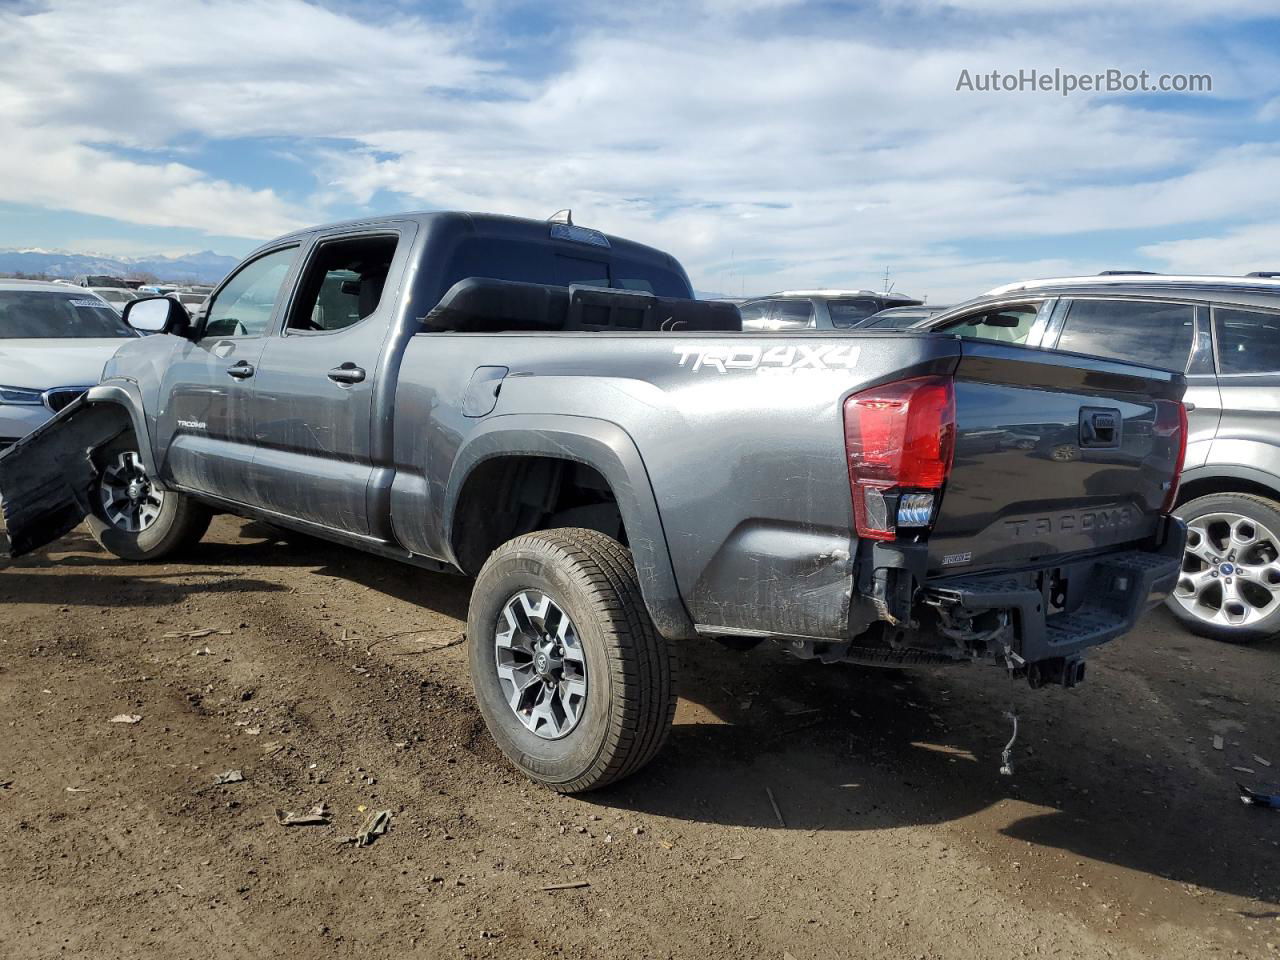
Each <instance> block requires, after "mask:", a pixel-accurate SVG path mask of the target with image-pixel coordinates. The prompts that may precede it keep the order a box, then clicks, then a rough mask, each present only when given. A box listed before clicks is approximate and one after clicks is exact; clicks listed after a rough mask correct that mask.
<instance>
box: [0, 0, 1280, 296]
mask: <svg viewBox="0 0 1280 960" xmlns="http://www.w3.org/2000/svg"><path fill="white" fill-rule="evenodd" d="M470 6H471V8H472V10H473V15H474V17H475V19H474V20H473V21H471V22H470V23H467V22H453V23H451V24H450V25H448V26H442V25H441V24H439V23H435V22H432V21H430V20H426V19H423V18H419V17H412V16H408V15H405V14H401V13H398V12H393V13H387V14H377V15H373V16H371V15H369V9H370V8H369V7H368V6H357V7H355V8H339V7H322V6H317V5H314V4H308V3H304V2H302V0H272V2H268V0H228V2H222V3H217V4H214V3H208V2H204V0H171V2H170V3H169V4H167V5H166V7H165V11H164V15H163V16H156V15H155V8H154V5H152V4H148V3H144V2H141V0H125V2H123V3H120V4H117V5H114V6H113V11H112V17H111V20H112V24H113V27H112V31H111V35H112V39H111V42H110V43H87V42H86V37H85V30H84V25H85V23H92V22H95V21H97V20H100V19H101V13H100V9H101V8H100V6H99V5H98V4H96V3H89V2H88V0H57V2H55V3H53V4H52V5H51V6H50V7H49V9H48V10H46V11H45V12H42V13H39V14H36V15H31V16H18V15H16V14H0V29H3V30H4V31H5V33H6V35H7V37H8V38H9V39H10V43H9V44H8V45H7V48H6V52H5V57H4V58H3V59H0V133H4V134H6V139H7V141H8V143H9V144H12V145H14V146H15V148H12V149H10V150H8V151H7V153H6V155H4V156H0V199H10V200H20V201H21V202H27V203H37V204H41V205H45V206H50V207H57V208H60V209H70V210H78V211H82V212H88V213H98V214H103V215H106V216H111V217H118V218H120V219H124V220H129V221H132V222H139V223H148V224H155V225H159V226H165V225H183V226H199V227H202V228H203V229H206V230H207V231H209V232H210V233H214V234H223V235H235V236H255V237H257V236H264V235H269V234H272V233H276V232H279V231H281V230H283V229H287V228H288V227H291V226H293V225H295V224H297V223H299V222H307V221H311V222H314V221H319V220H322V219H327V218H328V217H329V214H330V210H331V209H332V208H334V207H341V206H346V205H366V204H370V203H372V202H375V198H379V197H380V196H381V195H382V194H383V193H384V192H386V191H390V192H392V193H394V194H397V195H400V196H403V197H404V198H405V199H404V204H405V205H406V206H427V207H436V208H462V209H485V210H496V211H501V212H507V213H517V214H526V215H530V216H547V215H548V214H550V213H551V212H552V211H553V210H556V209H558V208H560V207H564V206H571V207H573V208H574V210H575V215H576V218H577V219H578V220H579V221H580V222H584V223H590V224H592V225H596V226H600V227H602V228H604V229H608V230H610V231H612V232H616V233H621V234H624V235H628V236H634V237H635V238H637V239H640V240H644V241H647V242H650V243H654V244H655V245H658V246H662V247H664V248H667V249H671V250H672V251H673V252H674V253H676V254H677V255H678V256H680V257H681V258H682V259H683V260H685V262H686V264H687V265H688V267H689V268H690V272H691V274H692V275H693V276H694V279H695V281H696V282H697V284H698V285H699V286H700V287H703V288H714V287H716V286H717V283H718V282H719V280H718V278H730V279H731V280H732V281H736V282H735V284H734V286H735V289H737V288H738V287H740V286H741V285H742V283H743V282H744V280H745V283H746V288H747V290H748V292H754V291H759V290H762V289H766V288H771V287H779V286H783V285H791V284H800V283H806V284H807V283H817V282H824V283H825V282H839V283H857V284H863V285H865V284H869V283H873V282H874V281H875V279H876V277H877V276H878V275H879V273H880V272H881V271H882V270H883V268H884V267H885V266H886V265H888V266H890V267H891V268H892V269H893V271H894V274H895V276H898V277H900V278H901V280H900V285H901V286H902V287H903V288H904V289H906V288H907V287H908V285H909V286H910V287H911V288H912V289H915V290H919V291H923V292H931V293H933V294H934V295H935V298H937V297H943V296H945V297H948V298H950V297H956V296H963V295H967V294H969V293H972V292H975V291H976V290H977V289H981V288H983V287H985V286H991V285H994V284H995V283H998V282H1002V281H1005V280H1008V279H1011V278H1013V277H1017V276H1026V275H1033V274H1035V273H1043V272H1077V271H1080V270H1081V269H1082V268H1084V267H1088V268H1093V267H1096V266H1107V265H1108V264H1096V263H1094V262H1093V261H1094V260H1095V259H1097V258H1095V257H1092V256H1089V255H1085V256H1066V255H1064V256H1061V257H1051V258H1045V257H1043V256H1040V255H1039V252H1037V255H1035V256H1028V257H1026V258H1021V257H1018V256H1017V255H1016V251H1017V249H1018V247H1019V244H1020V242H1021V241H1022V240H1023V239H1025V238H1045V237H1056V238H1060V240H1061V242H1062V243H1063V244H1064V245H1066V244H1068V243H1069V241H1070V239H1071V238H1072V237H1074V236H1078V235H1089V234H1095V233H1098V232H1101V231H1109V230H1117V229H1123V230H1127V231H1142V230H1146V231H1149V232H1150V234H1151V236H1152V237H1153V238H1154V237H1160V236H1168V235H1169V234H1170V232H1171V231H1175V230H1176V231H1178V232H1180V233H1188V234H1194V232H1195V231H1196V230H1199V229H1201V228H1198V227H1193V226H1191V225H1193V224H1198V223H1206V222H1211V221H1218V220H1222V219H1224V218H1238V219H1240V220H1241V221H1242V222H1244V221H1249V220H1252V219H1261V218H1265V217H1271V216H1274V214H1275V213H1276V212H1278V211H1277V210H1276V207H1277V206H1280V198H1275V199H1273V198H1272V191H1271V190H1270V184H1272V183H1274V182H1275V180H1276V175H1277V174H1278V173H1280V150H1278V149H1277V148H1276V147H1274V146H1273V145H1270V144H1261V145H1258V144H1252V145H1250V144H1245V145H1239V144H1237V142H1236V141H1237V140H1238V139H1239V136H1236V137H1233V136H1232V133H1233V131H1231V130H1229V129H1224V127H1223V126H1222V125H1221V123H1220V122H1219V121H1217V120H1215V119H1213V117H1212V116H1209V115H1206V114H1204V113H1190V112H1177V113H1174V112H1166V111H1163V110H1160V109H1156V108H1155V106H1156V105H1155V104H1148V105H1147V106H1145V107H1142V108H1140V107H1137V106H1134V105H1133V104H1132V103H1127V102H1125V101H1121V100H1115V99H1108V98H1106V97H1091V96H1075V97H1070V98H1062V97H1058V96H1054V95H1051V94H985V95H984V94H966V93H956V92H955V83H956V78H957V77H958V76H959V73H960V71H961V70H962V69H969V70H971V71H974V72H978V71H984V70H991V69H1000V70H1006V71H1007V70H1017V69H1020V68H1024V67H1035V68H1038V69H1046V68H1048V69H1051V68H1052V67H1053V66H1061V67H1063V68H1064V69H1069V70H1073V71H1077V72H1091V71H1098V70H1105V69H1107V68H1110V67H1115V66H1120V67H1125V66H1127V65H1126V64H1125V63H1117V62H1116V60H1117V52H1118V51H1120V52H1124V53H1125V57H1124V58H1123V59H1126V60H1127V59H1130V58H1131V57H1133V58H1140V59H1141V63H1135V64H1133V66H1134V67H1135V68H1146V69H1151V70H1155V71H1160V70H1166V71H1169V72H1185V71H1193V70H1194V71H1202V70H1206V69H1209V70H1211V72H1212V73H1213V74H1214V80H1215V85H1214V91H1215V92H1214V96H1215V97H1237V98H1243V99H1250V98H1257V99H1258V101H1259V102H1258V103H1257V104H1256V105H1255V111H1262V113H1263V116H1265V115H1266V110H1267V109H1272V110H1273V109H1274V108H1265V107H1263V102H1265V99H1266V97H1265V96H1262V95H1261V94H1259V93H1258V92H1257V91H1258V90H1260V89H1262V88H1261V87H1260V86H1259V83H1260V81H1259V78H1260V77H1262V78H1265V77H1267V76H1269V75H1270V71H1272V70H1273V69H1274V66H1275V64H1274V55H1272V54H1264V53H1259V52H1257V51H1252V50H1250V49H1248V48H1247V47H1244V46H1239V45H1237V46H1236V47H1235V48H1233V49H1231V50H1230V51H1229V52H1227V53H1215V52H1214V49H1215V48H1212V47H1208V46H1206V45H1204V44H1202V43H1201V42H1200V40H1199V38H1198V35H1197V32H1196V31H1195V30H1189V31H1181V32H1179V31H1178V30H1176V29H1173V28H1171V27H1170V26H1169V24H1170V23H1176V22H1178V21H1180V20H1183V19H1186V18H1192V17H1198V16H1202V15H1203V14H1201V13H1197V12H1196V11H1197V10H1198V9H1200V8H1199V7H1196V6H1194V5H1192V4H1189V3H1183V2H1178V3H1175V4H1174V5H1173V7H1172V8H1169V7H1166V5H1163V4H1162V5H1160V8H1161V9H1162V10H1168V11H1169V12H1168V15H1167V16H1165V17H1163V18H1161V19H1158V20H1157V19H1155V13H1154V10H1155V4H1154V0H1151V2H1148V0H1142V2H1141V3H1140V4H1139V5H1138V7H1137V8H1134V7H1125V8H1123V9H1116V10H1114V11H1113V10H1112V9H1111V8H1112V7H1114V6H1115V5H1114V4H1113V3H1112V2H1110V0H1108V2H1106V3H1103V2H1102V0H1087V2H1086V3H1085V5H1084V8H1083V9H1084V10H1085V11H1086V12H1087V14H1088V16H1089V17H1090V18H1091V19H1090V21H1089V26H1090V28H1091V29H1089V30H1082V29H1081V28H1080V27H1079V26H1078V25H1077V24H1076V23H1074V22H1068V21H1067V20H1066V18H1065V16H1064V17H1063V18H1058V17H1040V16H1032V17H1030V18H1027V19H1026V20H1025V22H1020V21H1019V20H1018V18H1019V17H1020V16H1022V15H1023V14H1028V13H1030V14H1043V13H1063V14H1064V15H1065V14H1066V13H1067V12H1068V10H1069V9H1074V8H1076V7H1078V5H1071V7H1070V8H1069V7H1068V5H1067V4H1066V3H1065V2H1057V0H1033V2H1031V3H1023V4H1019V5H1017V6H1016V7H1011V6H1010V5H1008V4H999V5H998V6H999V9H996V5H995V4H994V0H956V2H950V3H926V2H923V0H921V2H901V3H898V2H885V3H883V4H882V5H881V6H882V10H881V11H880V12H877V11H876V9H875V8H870V9H869V10H863V11H860V12H858V13H854V14H850V15H848V16H846V17H843V18H839V17H836V16H835V15H832V14H828V13H821V12H818V11H816V10H812V9H810V10H807V11H802V10H801V9H800V8H799V7H798V6H797V5H796V4H794V3H792V2H791V0H748V2H746V3H731V2H729V0H704V2H702V3H699V4H698V5H697V6H696V7H692V8H691V7H690V6H689V5H686V4H681V3H675V2H660V3H656V4H648V5H644V6H635V7H620V5H617V4H607V5H602V4H598V3H595V2H594V0H579V2H578V4H577V6H576V7H575V9H576V10H577V11H578V12H579V14H580V15H576V16H574V17H572V18H570V19H571V21H572V22H573V23H580V24H584V25H586V26H581V27H574V28H570V27H568V26H566V27H564V28H562V29H563V30H564V35H563V37H559V36H557V40H558V41H560V40H562V42H558V43H557V44H556V45H555V49H556V50H557V51H558V52H557V53H556V54H547V53H546V52H545V49H543V52H541V53H539V57H540V58H546V57H548V56H559V57H560V60H559V61H558V62H541V61H539V62H537V63H533V64H530V63H521V62H519V49H518V42H517V41H515V40H511V39H510V38H506V40H505V41H504V38H503V36H502V35H501V30H502V29H503V28H504V27H505V21H506V18H507V16H508V15H509V10H508V9H507V8H505V7H503V6H501V5H499V4H495V3H493V2H491V0H472V2H471V4H470ZM883 9H890V10H891V18H890V20H889V21H887V22H888V23H891V24H894V25H895V26H891V27H890V26H886V23H885V22H881V20H879V19H877V18H878V17H879V16H880V13H882V12H883ZM1255 9H1256V5H1255V4H1252V3H1250V2H1248V0H1236V2H1232V3H1230V4H1228V5H1227V6H1226V7H1219V8H1215V15H1221V16H1245V15H1249V14H1250V13H1251V12H1253V11H1254V10H1255ZM802 13H804V14H805V15H806V16H807V23H808V26H807V27H805V28H804V29H800V28H798V27H797V26H796V23H798V22H799V21H800V19H801V14H802ZM913 15H914V16H915V17H916V19H914V20H911V19H910V17H912V16H913ZM895 18H896V19H895ZM902 18H907V20H906V22H909V23H910V24H911V26H910V27H908V28H903V27H902V26H901V24H902V23H903V22H904V21H903V19H902ZM1108 18H1110V19H1108ZM935 21H936V22H935ZM619 23H623V24H625V28H619V26H618V25H619ZM993 24H1006V25H1005V26H1003V27H1002V28H1000V29H993V26H992V25H993ZM1008 24H1013V25H1008ZM1100 24H1103V25H1104V26H1105V29H1102V28H1100V27H1099V25H1100ZM481 34H483V37H481V36H480V35H481ZM482 40H483V43H482V42H481V41H482ZM481 49H484V50H488V51H494V50H497V51H498V53H492V52H491V53H489V54H488V55H486V56H482V55H480V54H479V53H477V52H476V51H478V50H481ZM499 55H501V56H502V57H508V58H511V62H504V61H500V60H499V59H497V58H498V57H499ZM1255 115H1256V114H1255ZM193 136H194V137H196V138H197V139H198V138H208V139H213V140H217V139H222V138H229V137H246V136H272V137H285V138H294V139H295V141H296V142H294V143H293V144H292V147H291V148H292V149H293V150H294V151H295V152H296V153H298V155H299V156H302V157H304V158H306V159H307V160H308V162H310V163H311V165H312V169H313V171H314V174H315V177H316V181H317V182H318V184H319V188H318V189H317V190H315V192H314V193H313V194H312V195H311V196H309V197H306V198H305V199H286V198H285V196H284V195H282V194H281V193H280V192H277V191H273V190H264V189H249V188H248V187H245V186H243V185H240V184H236V183H232V182H227V181H225V180H219V179H218V178H216V177H213V176H209V175H207V174H205V173H203V172H201V171H200V170H198V169H195V167H194V166H193V165H187V164H173V163H161V162H148V160H147V157H148V156H151V153H150V151H154V150H160V149H163V148H166V147H169V146H171V145H172V144H173V143H174V142H175V141H179V140H180V139H182V138H189V137H193ZM110 147H128V148H132V149H131V150H130V151H129V152H128V154H127V157H128V158H127V159H126V158H124V157H122V156H120V155H119V154H118V153H113V152H112V151H111V150H110V149H109V148H110ZM193 163H194V161H193ZM289 196H290V197H294V196H296V192H291V193H290V194H289ZM964 238H978V239H982V240H984V243H983V245H982V247H983V248H982V251H981V252H975V253H973V254H968V253H966V252H965V250H964V248H963V245H962V240H963V239H964ZM1187 242H1189V243H1190V242H1195V241H1187ZM999 244H1004V245H1005V247H1006V248H1007V249H1009V250H1013V251H1015V254H1014V255H1012V256H1004V257H999V256H993V255H991V253H990V250H991V249H993V248H994V246H995V245H999ZM1043 249H1044V245H1043V244H1040V245H1039V246H1038V247H1037V251H1041V250H1043ZM1156 249H1158V246H1153V245H1149V244H1148V245H1144V246H1143V251H1144V252H1145V251H1151V250H1156ZM1159 249H1162V248H1159ZM1137 252H1138V251H1135V253H1137ZM1147 255H1148V256H1156V255H1157V254H1154V253H1148V254H1147ZM1188 255H1189V256H1190V255H1194V254H1188ZM745 271H749V272H745ZM1006 271H1007V272H1006ZM721 285H726V284H723V283H722V284H721Z"/></svg>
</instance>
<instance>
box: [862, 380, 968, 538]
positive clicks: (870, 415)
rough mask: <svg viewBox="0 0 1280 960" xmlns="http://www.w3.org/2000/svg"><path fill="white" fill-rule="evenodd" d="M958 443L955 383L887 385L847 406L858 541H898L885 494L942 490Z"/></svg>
mask: <svg viewBox="0 0 1280 960" xmlns="http://www.w3.org/2000/svg"><path fill="white" fill-rule="evenodd" d="M955 438H956V394H955V384H954V382H953V381H952V380H951V378H950V377H919V378H917V379H914V380H900V381H898V382H897V383H886V384H884V385H883V386H880V387H872V388H871V389H870V390H864V391H863V392H861V393H855V394H853V396H851V397H849V399H847V400H846V401H845V402H844V445H845V452H846V453H847V454H848V458H849V484H850V486H851V488H852V491H853V519H854V525H855V526H856V528H857V531H858V536H860V537H867V538H870V539H872V540H892V539H893V538H894V537H895V536H896V535H897V523H896V518H895V517H893V516H890V514H889V508H888V504H887V503H886V501H885V497H884V495H885V493H886V492H888V491H890V490H896V491H908V490H924V491H936V490H940V489H941V488H942V485H943V484H944V483H946V480H947V475H948V474H949V473H950V472H951V458H952V454H953V453H954V452H955Z"/></svg>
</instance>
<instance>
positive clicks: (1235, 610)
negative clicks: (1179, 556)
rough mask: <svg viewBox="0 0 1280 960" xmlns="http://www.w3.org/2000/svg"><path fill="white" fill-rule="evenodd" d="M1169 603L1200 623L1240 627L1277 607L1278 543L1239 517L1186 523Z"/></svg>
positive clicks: (1215, 516) (1231, 515) (1265, 530)
mask: <svg viewBox="0 0 1280 960" xmlns="http://www.w3.org/2000/svg"><path fill="white" fill-rule="evenodd" d="M1173 596H1174V599H1175V600H1177V602H1178V603H1179V604H1181V605H1182V607H1183V609H1184V610H1186V611H1187V612H1188V613H1190V614H1191V615H1192V616H1194V617H1196V618H1197V619H1199V620H1202V621H1204V622H1205V623H1210V624H1215V625H1217V626H1227V627H1245V626H1250V625H1252V624H1255V623H1257V622H1258V621H1260V620H1262V619H1263V618H1265V617H1267V616H1269V615H1270V614H1272V613H1274V612H1275V611H1276V609H1277V605H1280V539H1278V538H1277V537H1276V536H1275V534H1274V533H1273V532H1272V531H1271V530H1269V529H1268V528H1267V527H1265V526H1263V525H1262V524H1261V523H1259V522H1258V521H1256V520H1253V519H1250V518H1249V517H1245V516H1242V515H1240V514H1238V513H1209V514H1205V515H1204V516H1202V517H1196V518H1195V519H1194V520H1191V521H1189V522H1188V524H1187V550H1186V553H1185V554H1184V556H1183V561H1182V572H1181V573H1180V574H1179V576H1178V585H1177V587H1176V588H1175V589H1174V592H1173Z"/></svg>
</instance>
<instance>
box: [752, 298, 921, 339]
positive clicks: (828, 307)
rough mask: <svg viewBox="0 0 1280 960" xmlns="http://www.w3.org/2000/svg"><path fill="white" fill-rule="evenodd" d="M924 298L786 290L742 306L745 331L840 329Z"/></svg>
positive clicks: (911, 304) (913, 303) (918, 301)
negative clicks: (891, 308) (885, 310)
mask: <svg viewBox="0 0 1280 960" xmlns="http://www.w3.org/2000/svg"><path fill="white" fill-rule="evenodd" d="M921 302H922V301H920V300H917V299H915V298H914V297H908V296H906V295H905V294H901V293H876V292H875V291H874V290H783V291H781V292H779V293H771V294H769V295H768V296H767V297H756V298H754V299H751V300H747V301H744V302H743V303H741V304H740V305H739V308H738V309H739V310H740V311H741V313H742V329H743V330H805V329H817V330H840V329H844V328H847V327H853V326H856V325H857V324H858V322H859V321H861V320H865V319H866V318H867V317H869V316H871V315H872V314H874V313H879V312H880V311H881V310H884V309H885V308H887V307H906V306H913V305H915V304H919V303H921Z"/></svg>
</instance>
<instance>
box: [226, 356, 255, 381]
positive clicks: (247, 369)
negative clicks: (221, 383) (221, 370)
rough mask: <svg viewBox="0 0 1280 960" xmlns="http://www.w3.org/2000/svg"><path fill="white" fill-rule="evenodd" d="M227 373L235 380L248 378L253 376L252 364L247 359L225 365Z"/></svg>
mask: <svg viewBox="0 0 1280 960" xmlns="http://www.w3.org/2000/svg"><path fill="white" fill-rule="evenodd" d="M227 374H228V375H229V376H232V377H235V378H236V379H237V380H248V379H249V378H250V377H252V376H253V364H252V363H249V361H247V360H241V361H240V362H239V363H233V364H232V365H231V366H229V367H227Z"/></svg>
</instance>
